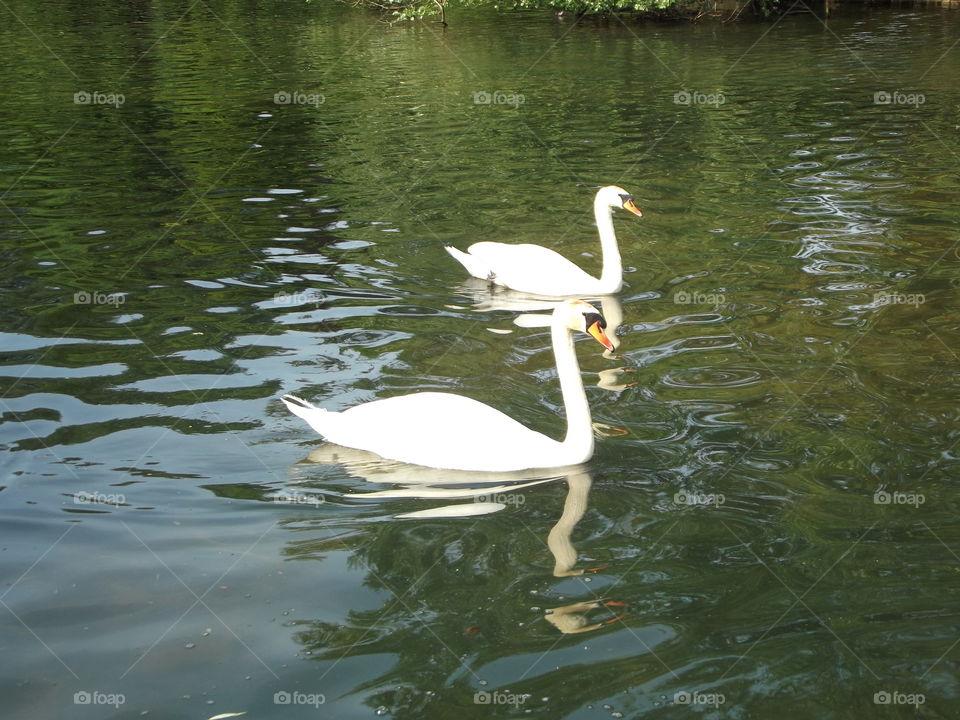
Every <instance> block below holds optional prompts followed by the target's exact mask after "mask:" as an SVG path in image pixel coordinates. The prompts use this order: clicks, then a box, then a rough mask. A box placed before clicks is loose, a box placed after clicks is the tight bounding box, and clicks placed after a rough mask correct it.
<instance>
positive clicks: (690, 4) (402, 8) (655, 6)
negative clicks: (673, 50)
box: [350, 0, 778, 21]
mask: <svg viewBox="0 0 960 720" xmlns="http://www.w3.org/2000/svg"><path fill="white" fill-rule="evenodd" d="M760 1H762V2H766V3H769V4H770V5H771V7H772V6H774V5H776V3H777V2H778V0H760ZM350 2H351V3H352V4H354V5H357V6H361V7H369V8H376V9H378V10H382V11H385V12H388V13H390V14H392V15H395V16H397V17H400V18H403V19H410V18H423V17H428V16H439V18H440V20H441V21H442V20H443V19H444V14H445V9H446V7H448V6H449V5H450V2H449V0H350ZM455 4H460V5H463V6H469V7H490V8H494V9H496V10H501V9H509V8H514V9H527V10H554V11H556V12H570V13H574V14H576V15H598V14H602V13H608V12H632V13H648V14H660V13H663V12H664V11H667V10H669V11H671V13H670V14H673V15H676V14H685V15H686V14H689V15H695V14H698V13H700V12H702V11H705V10H707V8H708V5H711V4H712V3H709V2H707V1H706V0H513V2H507V3H501V2H500V1H499V0H455Z"/></svg>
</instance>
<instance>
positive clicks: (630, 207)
mask: <svg viewBox="0 0 960 720" xmlns="http://www.w3.org/2000/svg"><path fill="white" fill-rule="evenodd" d="M623 209H624V210H629V211H630V212H632V213H633V214H634V215H636V216H637V217H643V213H642V212H640V208H638V207H637V206H636V205H635V204H634V202H633V200H627V201H626V202H624V203H623Z"/></svg>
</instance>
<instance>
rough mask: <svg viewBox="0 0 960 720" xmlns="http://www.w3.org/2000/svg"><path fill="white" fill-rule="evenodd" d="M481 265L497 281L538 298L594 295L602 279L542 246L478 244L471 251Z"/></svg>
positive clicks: (472, 246)
mask: <svg viewBox="0 0 960 720" xmlns="http://www.w3.org/2000/svg"><path fill="white" fill-rule="evenodd" d="M469 253H470V255H471V256H473V257H474V258H475V262H476V264H477V265H482V266H483V267H485V268H489V273H490V274H491V275H493V278H492V279H493V280H494V281H495V282H496V283H498V284H500V285H505V286H506V287H509V288H514V289H516V290H522V291H524V292H529V293H536V294H538V295H566V294H577V293H589V292H592V291H593V290H592V288H593V287H594V286H595V285H597V283H598V280H597V279H596V278H594V277H592V276H590V275H589V274H587V273H586V272H584V271H583V270H581V269H580V268H579V267H577V265H575V264H574V263H572V262H570V261H569V260H567V258H565V257H564V256H563V255H561V254H560V253H558V252H554V251H553V250H551V249H549V248H545V247H541V246H540V245H531V244H528V243H523V244H519V245H510V244H507V243H495V242H478V243H474V244H473V245H471V246H470V248H469Z"/></svg>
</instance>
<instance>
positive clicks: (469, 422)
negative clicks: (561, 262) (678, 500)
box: [283, 300, 613, 472]
mask: <svg viewBox="0 0 960 720" xmlns="http://www.w3.org/2000/svg"><path fill="white" fill-rule="evenodd" d="M604 327H606V321H605V320H604V319H603V317H602V316H601V315H600V314H599V313H598V312H597V310H596V308H594V307H593V306H592V305H590V304H589V303H586V302H583V301H582V300H567V301H565V302H562V303H560V304H559V305H558V306H557V308H556V309H555V310H554V311H553V316H552V322H551V338H552V341H553V353H554V357H555V358H556V363H557V375H558V377H559V379H560V390H561V392H562V394H563V404H564V406H565V408H566V415H567V434H566V437H565V438H564V439H563V441H558V440H552V439H551V438H548V437H547V436H546V435H543V434H541V433H538V432H535V431H533V430H530V429H529V428H527V427H524V426H523V425H521V424H520V423H519V422H517V421H516V420H514V419H513V418H511V417H510V416H508V415H505V414H504V413H502V412H500V411H499V410H495V409H494V408H492V407H490V406H489V405H484V404H483V403H481V402H478V401H476V400H472V399H470V398H467V397H463V396H462V395H454V394H453V393H438V392H422V393H413V394H411V395H401V396H399V397H393V398H386V399H384V400H374V401H373V402H369V403H364V404H363V405H356V406H354V407H352V408H349V409H347V410H344V411H342V412H332V411H329V410H324V409H322V408H318V407H314V406H313V405H311V404H310V403H308V402H306V401H305V400H301V399H300V398H298V397H296V396H294V395H285V396H284V397H283V402H284V404H285V405H286V406H287V407H288V408H289V409H290V411H291V412H292V413H294V414H295V415H298V416H300V417H301V418H303V419H304V420H306V421H307V422H308V423H309V424H310V427H312V428H313V429H314V430H316V431H317V432H318V433H320V434H321V435H322V436H323V437H324V438H326V439H327V440H328V441H330V442H332V443H337V444H338V445H346V446H347V447H352V448H360V449H362V450H370V451H372V452H375V453H376V454H377V455H380V456H381V457H383V458H387V459H389V460H400V461H402V462H408V463H414V464H416V465H426V466H428V467H435V468H446V469H450V470H480V471H487V472H500V471H503V472H508V471H513V470H526V469H530V468H550V467H563V466H567V465H577V464H579V463H582V462H586V461H587V460H589V459H590V457H591V456H592V455H593V426H592V424H591V420H590V406H589V405H588V404H587V395H586V393H585V392H584V390H583V380H582V378H581V377H580V367H579V365H578V364H577V356H576V352H575V351H574V347H573V335H572V332H573V331H574V330H579V331H581V332H587V333H589V334H590V335H592V336H593V337H594V338H595V339H596V340H597V341H598V342H599V343H601V344H602V345H603V346H604V347H605V348H607V349H608V350H609V349H611V348H612V347H613V345H612V344H611V342H610V340H609V339H608V338H607V336H606V334H605V333H604V331H603V328H604Z"/></svg>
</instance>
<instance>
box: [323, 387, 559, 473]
mask: <svg viewBox="0 0 960 720" xmlns="http://www.w3.org/2000/svg"><path fill="white" fill-rule="evenodd" d="M324 430H325V431H324V433H323V435H324V437H326V439H327V440H329V441H330V442H334V443H337V444H339V445H346V446H347V447H353V448H361V449H363V450H370V451H371V452H375V453H377V454H378V455H380V456H381V457H385V458H388V459H391V460H401V461H403V462H408V463H415V464H417V465H426V466H428V467H436V468H449V469H454V470H485V471H501V470H503V471H505V470H521V469H525V468H529V467H549V466H551V465H556V464H560V463H556V462H551V461H550V458H551V457H552V456H556V454H557V452H558V451H559V449H560V443H558V442H557V441H555V440H551V439H550V438H548V437H546V436H545V435H542V434H541V433H538V432H534V431H533V430H530V429H529V428H527V427H524V426H523V425H521V424H520V423H518V422H517V421H516V420H514V419H513V418H511V417H510V416H508V415H505V414H504V413H502V412H500V411H499V410H496V409H494V408H492V407H490V406H489V405H484V404H483V403H481V402H478V401H476V400H472V399H470V398H466V397H463V396H462V395H454V394H451V393H434V392H423V393H413V394H411V395H403V396H400V397H395V398H386V399H384V400H375V401H373V402H369V403H364V404H363V405H357V406H356V407H352V408H350V409H349V410H344V411H343V412H341V413H330V416H329V417H328V418H327V420H326V423H325V428H324Z"/></svg>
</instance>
